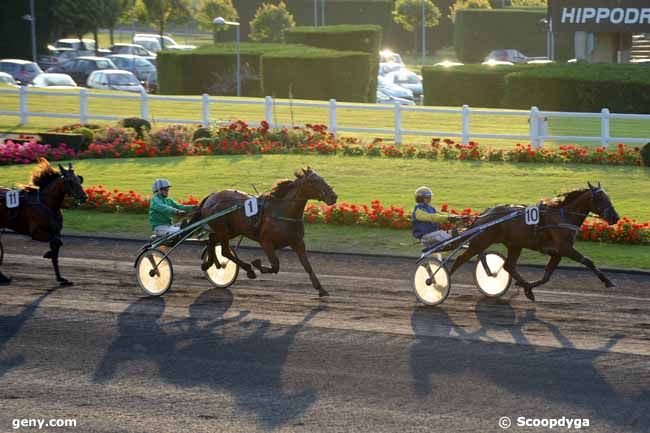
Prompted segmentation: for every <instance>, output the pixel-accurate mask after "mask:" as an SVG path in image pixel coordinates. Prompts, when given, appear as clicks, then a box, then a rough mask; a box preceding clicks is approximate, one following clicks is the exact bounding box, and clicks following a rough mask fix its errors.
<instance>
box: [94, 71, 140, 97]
mask: <svg viewBox="0 0 650 433" xmlns="http://www.w3.org/2000/svg"><path fill="white" fill-rule="evenodd" d="M87 85H88V87H90V88H91V89H102V90H123V91H126V92H138V93H141V92H143V91H144V87H142V84H140V82H139V81H138V79H137V78H135V75H133V74H132V73H131V72H129V71H120V70H103V71H94V72H93V73H92V74H90V76H89V77H88V81H87Z"/></svg>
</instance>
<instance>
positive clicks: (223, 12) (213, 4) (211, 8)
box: [196, 0, 239, 32]
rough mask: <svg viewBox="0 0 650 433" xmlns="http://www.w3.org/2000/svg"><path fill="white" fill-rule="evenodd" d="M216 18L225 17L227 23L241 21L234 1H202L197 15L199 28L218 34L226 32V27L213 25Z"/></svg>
mask: <svg viewBox="0 0 650 433" xmlns="http://www.w3.org/2000/svg"><path fill="white" fill-rule="evenodd" d="M216 17H223V18H225V19H226V20H227V21H239V14H238V13H237V9H235V6H233V4H232V0H201V1H200V2H199V6H198V11H197V15H196V20H197V22H198V23H199V27H201V28H202V29H204V30H208V31H216V32H219V31H223V30H226V26H215V25H214V24H213V23H212V20H213V19H215V18H216Z"/></svg>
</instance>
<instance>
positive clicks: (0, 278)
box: [0, 272, 11, 286]
mask: <svg viewBox="0 0 650 433" xmlns="http://www.w3.org/2000/svg"><path fill="white" fill-rule="evenodd" d="M9 283H11V278H9V277H8V276H6V275H5V274H3V273H2V272H0V286H6V285H7V284H9Z"/></svg>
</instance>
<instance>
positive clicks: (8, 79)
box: [0, 72, 18, 86]
mask: <svg viewBox="0 0 650 433" xmlns="http://www.w3.org/2000/svg"><path fill="white" fill-rule="evenodd" d="M0 84H5V85H9V86H18V83H16V80H14V77H12V76H11V75H9V74H7V73H6V72H0Z"/></svg>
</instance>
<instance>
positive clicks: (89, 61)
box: [47, 56, 117, 86]
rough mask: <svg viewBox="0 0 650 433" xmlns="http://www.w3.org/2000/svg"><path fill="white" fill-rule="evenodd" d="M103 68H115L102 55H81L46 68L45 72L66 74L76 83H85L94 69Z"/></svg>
mask: <svg viewBox="0 0 650 433" xmlns="http://www.w3.org/2000/svg"><path fill="white" fill-rule="evenodd" d="M103 69H117V68H116V67H115V65H114V64H113V62H111V60H110V59H106V58H104V57H93V56H82V57H77V58H76V59H72V60H68V61H67V62H65V63H62V64H59V65H57V66H54V67H52V68H50V69H48V70H47V72H57V73H63V74H68V75H70V76H71V77H72V79H73V80H75V82H76V83H77V84H78V85H82V86H83V85H84V84H86V80H88V76H90V74H91V73H92V72H94V71H98V70H103Z"/></svg>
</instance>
